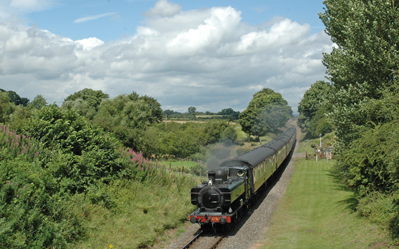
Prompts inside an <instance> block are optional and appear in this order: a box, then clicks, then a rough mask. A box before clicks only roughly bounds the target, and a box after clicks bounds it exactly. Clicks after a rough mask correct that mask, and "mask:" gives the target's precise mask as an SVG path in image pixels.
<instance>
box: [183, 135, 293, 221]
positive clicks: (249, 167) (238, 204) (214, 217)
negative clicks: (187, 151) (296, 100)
mask: <svg viewBox="0 0 399 249" xmlns="http://www.w3.org/2000/svg"><path fill="white" fill-rule="evenodd" d="M295 141H296V128H295V127H291V128H289V129H288V130H287V131H285V132H284V133H283V134H281V135H280V136H278V137H277V138H276V139H274V140H273V141H271V142H269V143H267V144H264V145H262V146H260V147H258V148H256V149H254V150H252V151H250V152H247V153H245V154H243V155H241V156H238V157H236V158H234V159H230V160H226V161H224V162H223V163H222V164H220V166H219V168H218V169H216V170H210V171H208V179H209V180H207V181H205V182H203V183H202V184H200V185H197V186H195V187H194V188H192V189H191V203H192V204H193V205H196V206H198V209H196V210H195V211H194V212H193V213H191V214H190V221H191V222H192V223H198V224H200V225H201V226H207V225H212V226H214V225H215V224H221V225H230V224H233V223H235V222H236V221H238V220H239V218H240V217H241V216H242V214H243V213H244V211H245V209H246V208H248V206H249V205H250V204H251V203H252V202H253V201H254V200H255V199H256V194H257V193H258V190H259V189H260V188H261V187H262V186H265V185H266V181H267V180H268V179H269V178H271V177H272V176H273V174H274V172H276V171H277V170H278V168H279V167H280V166H281V164H282V163H283V161H284V160H285V159H286V158H287V157H288V155H289V154H290V152H291V150H292V149H293V147H294V145H295Z"/></svg>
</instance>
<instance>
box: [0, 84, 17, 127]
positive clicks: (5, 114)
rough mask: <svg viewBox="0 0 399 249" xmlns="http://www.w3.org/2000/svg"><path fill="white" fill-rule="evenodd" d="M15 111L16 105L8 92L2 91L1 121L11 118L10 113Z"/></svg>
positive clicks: (0, 95)
mask: <svg viewBox="0 0 399 249" xmlns="http://www.w3.org/2000/svg"><path fill="white" fill-rule="evenodd" d="M14 111H15V105H14V103H12V102H11V101H10V97H9V95H8V93H7V92H0V122H1V123H4V122H6V121H9V120H10V115H11V114H12V113H13V112H14Z"/></svg>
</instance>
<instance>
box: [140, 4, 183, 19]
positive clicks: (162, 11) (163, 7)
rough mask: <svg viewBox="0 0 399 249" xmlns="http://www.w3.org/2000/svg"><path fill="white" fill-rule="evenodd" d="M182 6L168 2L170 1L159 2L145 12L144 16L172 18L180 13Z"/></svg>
mask: <svg viewBox="0 0 399 249" xmlns="http://www.w3.org/2000/svg"><path fill="white" fill-rule="evenodd" d="M181 8H182V7H181V6H180V5H179V4H176V3H172V2H168V0H159V1H158V2H156V3H155V6H154V8H151V9H150V10H149V11H147V12H145V13H144V15H145V16H147V17H151V16H159V17H171V16H174V15H176V14H177V13H179V11H180V10H181Z"/></svg>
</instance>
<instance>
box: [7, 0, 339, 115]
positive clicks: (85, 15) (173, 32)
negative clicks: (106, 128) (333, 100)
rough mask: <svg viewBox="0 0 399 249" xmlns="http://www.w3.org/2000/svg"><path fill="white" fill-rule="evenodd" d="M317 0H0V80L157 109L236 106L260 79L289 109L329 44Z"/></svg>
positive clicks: (31, 92) (20, 87) (317, 73)
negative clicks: (143, 100) (141, 99)
mask: <svg viewBox="0 0 399 249" xmlns="http://www.w3.org/2000/svg"><path fill="white" fill-rule="evenodd" d="M322 11H323V4H322V1H316V0H302V1H294V0H280V1H275V0H270V1H254V0H249V1H238V0H234V1H226V0H213V1H210V0H205V1H182V0H175V1H168V0H159V1H152V0H151V1H150V0H96V1H94V0H87V1H84V0H80V1H77V0H0V18H1V19H0V88H2V89H5V90H13V91H16V92H17V93H18V94H19V95H20V96H22V97H28V98H29V99H31V100H33V99H34V97H35V96H37V95H39V94H40V95H43V96H44V97H45V98H46V99H47V101H48V102H49V103H53V102H56V103H57V104H60V105H61V104H62V102H63V100H64V98H66V97H67V96H68V95H70V94H73V93H74V92H76V91H79V90H82V89H83V88H91V89H95V90H102V91H103V92H105V93H108V94H110V96H111V97H115V96H117V95H119V94H128V93H131V92H132V91H136V92H138V93H139V94H142V95H144V94H145V95H149V96H152V97H155V98H156V99H158V101H159V102H160V103H161V105H162V108H163V109H173V110H176V111H183V112H184V111H187V108H188V107H189V106H195V107H197V110H199V111H215V112H216V111H220V110H221V109H223V108H233V109H235V110H239V111H242V110H244V109H245V108H246V106H247V105H248V103H249V101H250V100H251V98H252V95H253V94H254V93H256V92H257V91H259V90H261V89H262V88H264V87H269V88H272V89H273V90H275V91H276V92H279V93H281V94H282V95H283V97H284V98H285V99H286V100H287V101H288V103H289V104H290V105H291V106H292V108H293V110H294V112H296V110H297V105H298V103H299V101H300V100H301V98H302V96H303V94H304V92H305V91H306V90H307V89H309V87H310V85H311V84H313V83H315V82H316V81H317V80H323V79H324V76H325V75H324V72H325V68H324V67H323V65H322V64H321V59H322V53H323V52H327V53H328V52H330V51H331V48H332V46H333V44H332V43H331V41H330V38H329V37H328V36H327V35H326V34H325V33H324V32H323V29H324V27H323V24H322V22H321V21H320V20H319V18H318V13H319V12H322Z"/></svg>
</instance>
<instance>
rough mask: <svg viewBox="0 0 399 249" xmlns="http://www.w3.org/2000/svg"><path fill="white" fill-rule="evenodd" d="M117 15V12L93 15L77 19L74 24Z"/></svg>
mask: <svg viewBox="0 0 399 249" xmlns="http://www.w3.org/2000/svg"><path fill="white" fill-rule="evenodd" d="M115 15H116V13H115V12H108V13H104V14H99V15H92V16H86V17H82V18H78V19H76V20H75V21H73V22H74V23H82V22H87V21H93V20H97V19H99V18H104V17H107V16H115Z"/></svg>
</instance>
